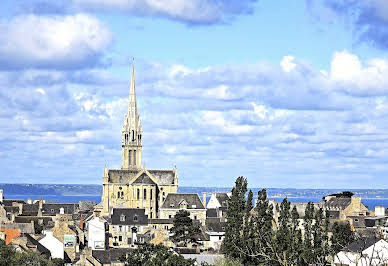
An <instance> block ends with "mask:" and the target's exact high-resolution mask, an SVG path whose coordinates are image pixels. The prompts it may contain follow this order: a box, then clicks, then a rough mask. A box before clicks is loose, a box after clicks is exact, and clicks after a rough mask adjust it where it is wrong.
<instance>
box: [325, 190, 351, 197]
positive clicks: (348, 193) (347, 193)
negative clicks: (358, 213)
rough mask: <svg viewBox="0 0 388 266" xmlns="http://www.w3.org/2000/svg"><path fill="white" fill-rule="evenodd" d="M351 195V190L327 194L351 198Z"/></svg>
mask: <svg viewBox="0 0 388 266" xmlns="http://www.w3.org/2000/svg"><path fill="white" fill-rule="evenodd" d="M353 195H354V193H353V192H351V191H342V192H340V193H334V194H331V195H329V196H334V197H337V198H351V197H353Z"/></svg>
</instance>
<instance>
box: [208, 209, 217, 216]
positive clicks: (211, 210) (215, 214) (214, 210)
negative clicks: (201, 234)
mask: <svg viewBox="0 0 388 266" xmlns="http://www.w3.org/2000/svg"><path fill="white" fill-rule="evenodd" d="M206 217H218V213H217V209H206Z"/></svg>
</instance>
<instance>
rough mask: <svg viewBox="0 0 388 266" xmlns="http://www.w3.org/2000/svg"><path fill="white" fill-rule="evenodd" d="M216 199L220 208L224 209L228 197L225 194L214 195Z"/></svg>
mask: <svg viewBox="0 0 388 266" xmlns="http://www.w3.org/2000/svg"><path fill="white" fill-rule="evenodd" d="M216 199H217V200H218V202H219V203H220V204H221V206H223V207H226V206H227V205H228V200H229V196H228V194H227V193H224V192H222V193H216Z"/></svg>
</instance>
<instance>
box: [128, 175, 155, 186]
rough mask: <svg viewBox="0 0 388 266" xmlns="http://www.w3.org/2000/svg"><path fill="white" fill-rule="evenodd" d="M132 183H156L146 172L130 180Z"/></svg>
mask: <svg viewBox="0 0 388 266" xmlns="http://www.w3.org/2000/svg"><path fill="white" fill-rule="evenodd" d="M132 184H146V185H156V183H155V182H154V181H153V180H152V179H151V177H149V176H148V175H147V173H146V172H144V173H142V174H141V175H140V176H139V177H137V178H136V179H135V181H133V182H132Z"/></svg>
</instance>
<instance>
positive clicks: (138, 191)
mask: <svg viewBox="0 0 388 266" xmlns="http://www.w3.org/2000/svg"><path fill="white" fill-rule="evenodd" d="M137 199H138V200H139V199H140V189H139V188H138V189H137Z"/></svg>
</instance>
